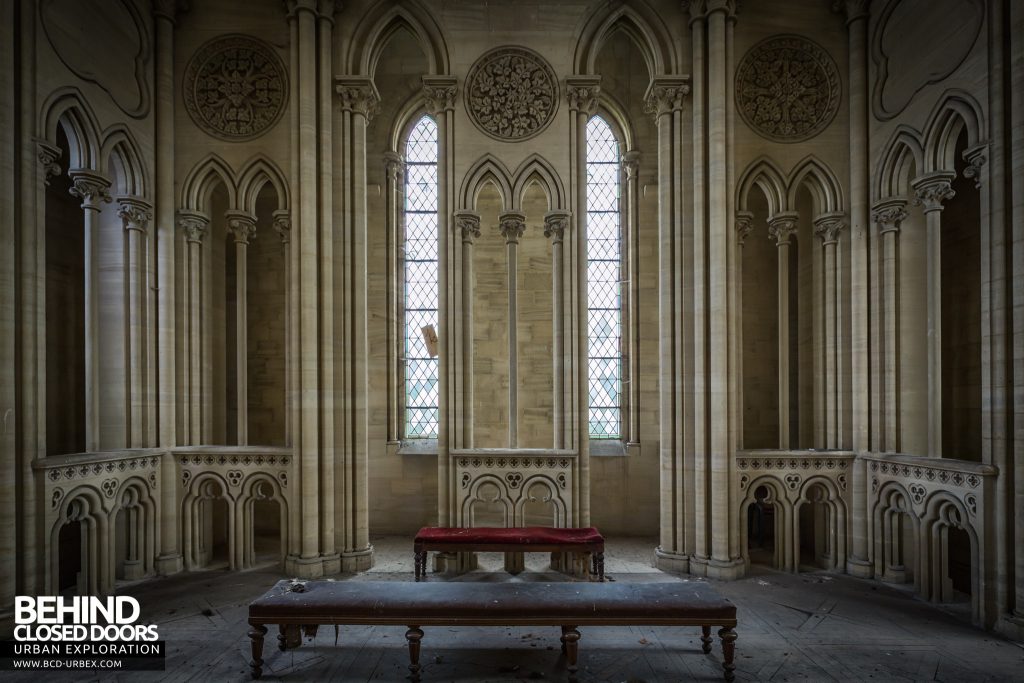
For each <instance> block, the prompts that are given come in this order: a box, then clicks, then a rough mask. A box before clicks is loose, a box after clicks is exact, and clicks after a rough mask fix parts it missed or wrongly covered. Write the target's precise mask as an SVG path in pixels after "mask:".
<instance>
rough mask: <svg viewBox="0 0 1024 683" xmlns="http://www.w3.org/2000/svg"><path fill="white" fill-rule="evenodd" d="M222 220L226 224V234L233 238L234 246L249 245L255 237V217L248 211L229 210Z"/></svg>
mask: <svg viewBox="0 0 1024 683" xmlns="http://www.w3.org/2000/svg"><path fill="white" fill-rule="evenodd" d="M224 219H225V220H226V221H227V222H228V232H230V233H231V234H232V235H233V236H234V238H235V244H249V240H251V239H252V238H253V237H255V235H256V216H253V215H252V214H251V213H249V212H248V211H239V210H237V209H229V210H228V211H225V212H224Z"/></svg>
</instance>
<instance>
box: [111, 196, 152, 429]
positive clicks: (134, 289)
mask: <svg viewBox="0 0 1024 683" xmlns="http://www.w3.org/2000/svg"><path fill="white" fill-rule="evenodd" d="M152 209H153V207H152V205H151V204H150V203H149V202H147V201H145V200H142V199H138V198H136V197H121V198H119V199H118V211H117V214H118V216H120V217H121V220H122V221H123V222H124V233H125V234H124V242H125V244H124V249H125V254H126V258H125V262H124V284H125V301H126V302H127V306H128V308H127V311H126V314H127V315H126V317H127V319H126V321H125V324H126V326H127V330H126V335H125V336H126V347H127V349H126V350H127V357H128V363H127V371H128V372H127V374H128V377H127V378H126V379H127V382H126V384H127V385H128V395H127V397H126V398H127V401H126V408H127V410H128V420H126V423H127V428H128V429H127V434H125V445H126V446H127V447H128V448H142V447H143V446H146V445H147V443H146V431H147V430H146V404H147V402H148V397H147V384H146V376H147V373H146V355H147V354H146V317H147V316H146V309H147V308H148V303H149V292H148V291H147V289H148V287H147V284H148V283H147V281H146V247H147V244H146V242H147V239H146V236H147V234H148V230H149V222H150V221H151V220H152V219H153V210H152Z"/></svg>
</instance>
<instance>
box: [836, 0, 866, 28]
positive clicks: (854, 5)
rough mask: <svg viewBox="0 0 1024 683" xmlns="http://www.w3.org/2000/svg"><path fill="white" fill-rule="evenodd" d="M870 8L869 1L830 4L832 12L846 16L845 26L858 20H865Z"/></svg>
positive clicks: (838, 0)
mask: <svg viewBox="0 0 1024 683" xmlns="http://www.w3.org/2000/svg"><path fill="white" fill-rule="evenodd" d="M870 7H871V0H834V1H833V3H832V11H833V12H835V13H837V14H845V15H846V25H847V26H849V25H850V24H852V23H853V22H855V21H858V20H859V19H867V18H868V12H869V9H870Z"/></svg>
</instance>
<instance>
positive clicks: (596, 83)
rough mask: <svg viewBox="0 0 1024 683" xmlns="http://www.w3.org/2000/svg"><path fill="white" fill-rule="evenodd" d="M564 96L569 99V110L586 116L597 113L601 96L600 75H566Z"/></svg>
mask: <svg viewBox="0 0 1024 683" xmlns="http://www.w3.org/2000/svg"><path fill="white" fill-rule="evenodd" d="M565 96H566V99H568V100H569V111H575V112H579V113H580V114H586V115H587V116H588V117H589V116H593V115H594V114H595V113H597V107H598V104H599V103H600V97H601V77H600V76H567V77H566V79H565Z"/></svg>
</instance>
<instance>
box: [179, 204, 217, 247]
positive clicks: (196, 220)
mask: <svg viewBox="0 0 1024 683" xmlns="http://www.w3.org/2000/svg"><path fill="white" fill-rule="evenodd" d="M178 227H180V228H181V230H182V232H184V233H185V239H186V240H187V241H189V242H195V243H196V244H202V242H203V238H204V237H206V232H207V230H208V229H209V227H210V217H209V216H207V215H206V214H205V213H202V212H200V211H191V210H189V209H181V210H180V211H178Z"/></svg>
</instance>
